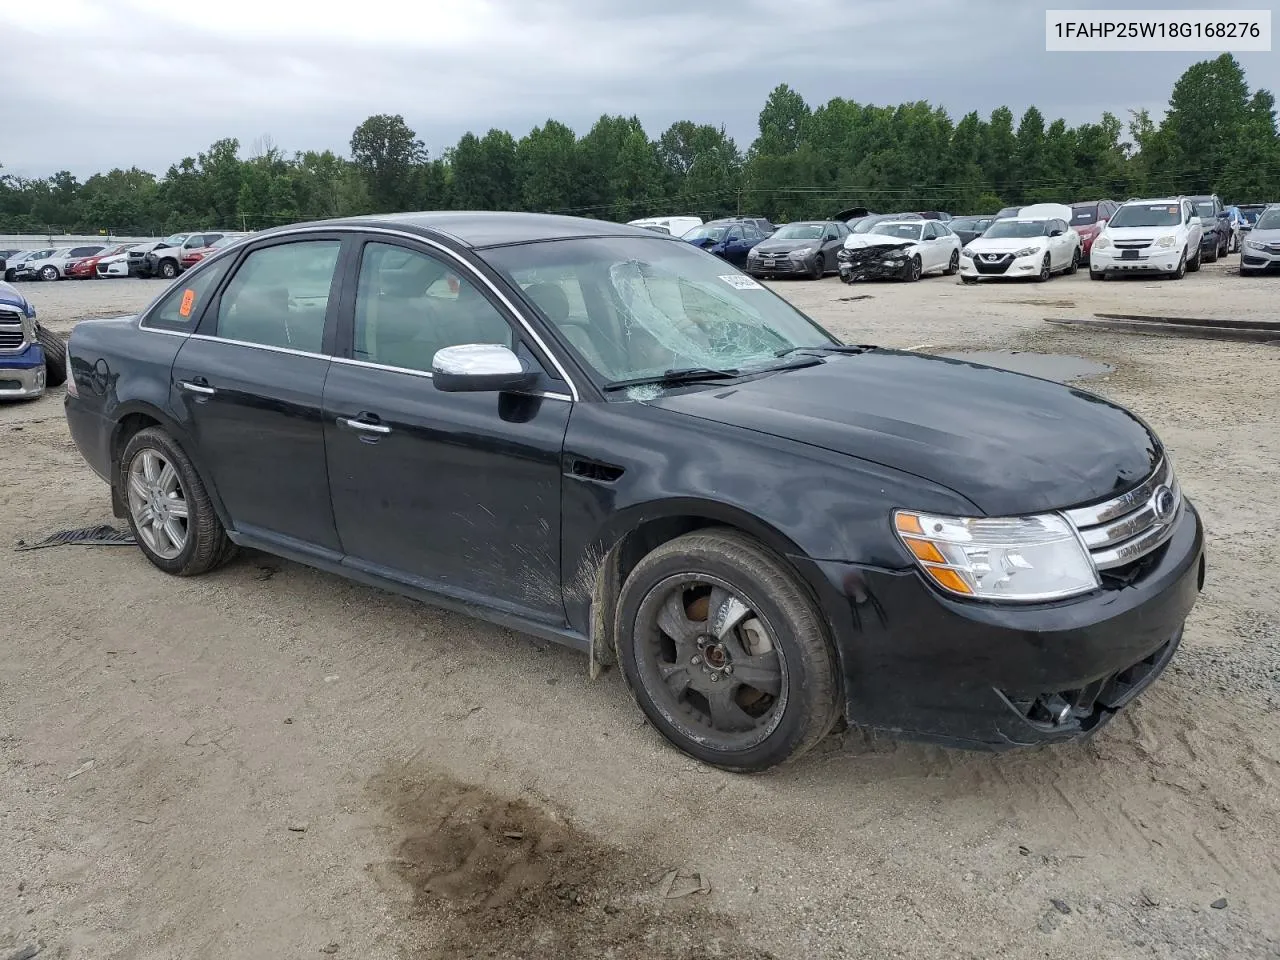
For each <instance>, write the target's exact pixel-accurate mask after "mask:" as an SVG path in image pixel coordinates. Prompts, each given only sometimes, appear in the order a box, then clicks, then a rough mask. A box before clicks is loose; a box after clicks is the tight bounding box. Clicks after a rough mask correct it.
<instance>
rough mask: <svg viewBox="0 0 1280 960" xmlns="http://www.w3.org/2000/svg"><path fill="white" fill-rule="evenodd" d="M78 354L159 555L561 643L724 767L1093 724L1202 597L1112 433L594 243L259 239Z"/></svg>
mask: <svg viewBox="0 0 1280 960" xmlns="http://www.w3.org/2000/svg"><path fill="white" fill-rule="evenodd" d="M931 223H932V221H931ZM908 239H909V238H908ZM924 241H925V238H924V237H923V236H922V237H920V238H919V239H918V241H915V242H924ZM890 242H894V241H893V239H892V238H890ZM890 252H891V251H888V250H882V251H880V256H882V257H884V256H887V255H888V254H889V253H890ZM944 262H946V259H945V258H944ZM69 354H70V358H71V367H72V376H71V378H70V379H69V381H68V389H67V396H66V401H65V410H66V417H67V423H68V425H69V427H70V432H71V436H72V437H73V439H74V441H75V443H76V446H77V447H78V449H79V450H80V452H81V454H82V455H83V457H84V458H85V460H86V461H87V462H88V464H89V465H90V466H91V467H92V469H93V470H94V471H95V472H96V473H97V474H98V475H99V476H100V477H101V478H102V479H103V480H104V481H105V482H106V484H107V486H108V489H109V491H110V498H111V504H112V507H113V510H114V511H115V513H116V515H117V516H122V517H127V518H128V523H129V527H130V529H131V531H132V532H133V534H134V536H135V538H136V539H137V542H138V546H139V548H140V549H141V551H142V553H143V554H144V556H145V557H146V558H147V560H149V561H150V563H151V564H153V565H154V566H155V567H156V568H157V570H159V571H163V572H164V573H166V574H170V575H175V576H180V577H187V576H194V575H198V574H203V573H207V572H209V571H211V570H213V569H215V568H217V567H219V566H221V565H223V564H225V563H227V562H229V561H230V560H231V558H232V557H233V555H234V553H235V550H236V548H237V547H239V546H244V547H253V548H257V549H260V550H265V551H267V552H269V553H273V554H277V555H279V556H283V557H288V558H292V559H293V560H295V561H298V562H300V563H304V564H308V565H311V566H313V567H316V568H319V569H321V570H325V571H329V572H331V573H333V574H336V575H339V576H344V577H347V578H351V579H354V580H357V581H360V582H363V583H366V584H370V585H374V586H378V587H381V588H385V589H389V590H392V591H395V592H398V593H401V594H404V595H407V596H410V597H416V598H418V599H421V600H424V601H426V602H429V603H433V604H436V605H439V606H442V607H446V608H449V609H452V610H455V611H458V612H460V613H464V614H467V615H471V616H480V617H483V618H485V619H487V620H489V621H492V622H494V623H498V624H502V625H504V626H506V627H509V628H512V629H515V630H519V631H523V632H525V633H529V634H533V635H535V636H540V637H544V638H548V639H552V640H556V641H559V642H561V643H565V644H567V645H569V646H571V647H573V648H576V649H578V650H580V651H582V652H583V653H584V654H586V659H587V663H588V664H589V670H590V673H591V675H592V676H597V675H599V673H600V671H601V670H602V669H604V668H606V667H609V666H611V665H615V664H616V665H617V666H618V667H619V672H620V674H621V676H622V678H623V680H624V682H625V683H626V686H627V688H628V690H629V691H630V692H631V694H632V696H633V697H634V699H635V700H636V702H637V703H638V705H639V707H640V709H641V710H642V711H643V712H644V714H645V716H646V717H647V718H648V720H649V722H650V724H651V725H652V727H653V728H654V730H656V731H657V732H658V733H660V734H661V735H662V736H664V737H666V738H667V739H668V740H669V741H670V742H671V743H673V744H674V745H676V746H677V747H679V748H680V749H681V750H684V751H686V752H687V753H688V754H690V755H691V756H693V757H695V758H697V759H699V760H701V761H703V762H706V763H709V764H714V765H716V766H719V767H723V768H726V769H729V770H736V771H756V770H763V769H765V768H768V767H771V766H774V765H776V764H779V763H782V762H783V761H786V760H789V759H791V758H794V757H797V756H800V755H802V754H804V753H805V751H807V750H809V749H810V748H812V747H813V746H814V745H815V744H817V743H818V742H819V741H820V740H821V739H822V738H823V736H824V735H825V734H826V733H827V732H828V731H830V730H832V729H833V727H834V726H835V725H836V723H837V722H839V721H841V720H844V721H847V722H848V723H850V724H854V725H858V726H865V727H868V728H873V729H880V730H884V731H887V732H889V733H890V734H892V735H895V736H903V737H913V738H921V739H925V740H931V741H939V742H945V743H951V744H956V745H962V746H970V747H982V748H995V749H999V748H1007V747H1013V746H1018V745H1030V744H1047V743H1055V742H1062V741H1070V740H1077V739H1080V738H1082V737H1086V736H1088V735H1090V734H1092V733H1093V732H1094V731H1096V730H1098V729H1100V728H1101V727H1102V726H1104V725H1105V724H1106V723H1107V722H1108V721H1109V720H1110V719H1111V718H1112V717H1113V716H1114V715H1115V714H1116V713H1117V712H1118V711H1119V710H1121V709H1123V708H1124V707H1125V705H1126V704H1128V703H1130V702H1131V701H1132V700H1133V699H1134V698H1135V697H1136V696H1138V695H1139V694H1140V693H1141V691H1142V690H1144V689H1145V688H1146V687H1147V686H1148V685H1149V684H1151V683H1152V682H1153V681H1154V680H1155V679H1156V678H1157V677H1158V676H1159V675H1160V674H1161V672H1162V671H1163V670H1164V669H1165V667H1166V666H1167V665H1168V664H1169V662H1170V660H1171V659H1172V658H1173V657H1174V656H1175V653H1176V651H1177V649H1178V646H1179V642H1180V640H1181V638H1182V631H1183V622H1184V620H1185V619H1186V618H1187V615H1188V613H1189V612H1190V611H1191V609H1192V607H1193V605H1194V603H1195V601H1196V598H1197V596H1198V595H1199V592H1200V589H1201V586H1202V584H1203V581H1204V571H1205V566H1204V537H1203V530H1202V527H1201V523H1200V519H1199V515H1198V513H1197V511H1196V509H1195V508H1194V507H1193V506H1192V504H1191V502H1190V500H1189V499H1188V498H1187V497H1186V496H1185V495H1184V494H1183V492H1182V491H1181V489H1180V487H1179V484H1178V480H1177V477H1176V475H1175V471H1174V467H1173V463H1172V461H1171V459H1170V457H1169V454H1168V451H1166V449H1165V448H1164V446H1163V445H1162V444H1161V442H1160V440H1159V438H1158V437H1157V436H1156V434H1155V432H1154V431H1153V430H1152V429H1151V428H1150V427H1149V426H1148V425H1147V424H1146V423H1145V422H1143V421H1142V420H1141V419H1140V418H1139V417H1137V416H1136V415H1134V414H1133V413H1130V412H1129V411H1128V410H1125V409H1124V408H1122V407H1120V406H1118V405H1116V404H1114V403H1112V402H1110V401H1108V400H1106V399H1104V398H1102V397H1100V396H1096V395H1093V394H1089V393H1087V392H1085V391H1084V390H1082V389H1080V388H1079V387H1074V386H1072V387H1068V386H1064V385H1062V384H1059V383H1054V382H1051V381H1048V380H1042V379H1038V378H1035V377H1030V376H1025V375H1022V374H1018V373H1014V372H1011V371H1008V370H999V369H995V368H992V367H987V366H983V365H980V364H977V363H971V362H961V361H958V360H953V359H948V358H943V357H933V356H928V355H924V354H920V353H915V352H911V351H901V350H891V349H881V348H878V347H873V346H864V345H851V344H844V343H841V342H840V341H839V340H837V339H836V338H835V337H833V336H832V335H831V334H829V333H828V332H827V331H826V330H824V329H823V328H822V327H820V326H819V325H818V324H817V323H815V322H814V321H813V320H812V319H810V318H809V317H808V316H806V315H805V314H804V313H802V312H800V311H799V310H797V309H796V308H795V307H794V306H792V305H791V304H790V303H788V302H787V301H786V300H784V299H783V298H782V297H780V296H778V295H777V294H775V293H774V292H773V291H771V290H769V289H768V288H766V287H765V286H764V285H763V284H761V283H759V282H757V281H756V280H754V279H752V278H751V277H749V276H747V275H745V274H744V273H742V272H740V271H737V270H735V269H733V268H732V267H731V266H729V265H727V264H726V263H725V262H724V261H723V260H721V259H719V258H717V257H715V256H713V255H709V254H708V253H706V252H705V251H702V250H698V249H696V248H695V247H694V246H692V245H691V244H689V243H686V242H684V241H682V240H679V239H675V238H673V237H669V236H663V235H660V234H656V233H653V232H651V231H647V230H643V229H639V228H635V227H629V226H625V225H622V224H613V223H605V222H601V221H595V220H584V219H577V218H571V217H557V216H547V215H541V214H527V213H509V214H507V213H502V214H497V213H470V212H452V213H421V214H396V215H394V216H386V217H378V216H370V217H365V218H350V219H342V220H330V221H322V222H317V223H310V224H298V225H294V226H290V227H281V228H277V229H274V230H270V231H264V232H263V233H261V234H257V235H255V236H254V237H252V238H249V239H247V240H246V241H244V242H242V243H238V244H235V245H233V246H230V247H228V248H226V249H224V250H222V251H219V252H218V253H216V254H215V255H213V256H211V257H208V258H206V259H204V260H202V261H201V262H200V263H198V264H197V265H196V266H195V267H194V268H193V269H192V270H191V271H190V272H188V273H186V274H184V275H183V278H182V280H181V281H180V282H178V283H176V284H174V285H172V286H171V287H170V288H169V289H168V290H166V291H165V292H164V293H163V294H161V295H160V296H159V297H158V298H157V300H156V301H155V302H154V303H153V304H151V305H150V306H148V307H147V308H146V309H145V310H143V312H142V313H141V315H140V316H135V317H121V318H113V319H89V320H83V321H81V322H80V323H78V324H77V325H76V327H75V328H74V330H73V332H72V334H71V341H70V347H69ZM281 602H284V603H288V602H290V601H289V599H288V598H287V597H283V598H281ZM370 602H371V603H376V600H375V599H374V598H373V597H371V598H370ZM370 615H375V616H376V612H373V613H371V614H370ZM549 717H550V715H549ZM550 722H552V721H551V720H550V719H548V723H550ZM389 735H391V734H389ZM534 735H537V733H536V732H534ZM1111 749H1113V750H1114V749H1116V746H1115V745H1114V744H1113V745H1112V748H1111ZM1120 749H1123V743H1121V745H1120Z"/></svg>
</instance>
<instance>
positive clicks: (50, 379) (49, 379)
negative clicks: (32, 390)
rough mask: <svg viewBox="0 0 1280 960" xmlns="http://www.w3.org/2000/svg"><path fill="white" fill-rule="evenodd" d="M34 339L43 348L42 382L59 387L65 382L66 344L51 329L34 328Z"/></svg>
mask: <svg viewBox="0 0 1280 960" xmlns="http://www.w3.org/2000/svg"><path fill="white" fill-rule="evenodd" d="M36 340H38V341H39V342H40V346H41V348H42V349H43V350H44V382H45V383H47V384H48V385H49V386H51V387H60V386H62V385H63V384H64V383H66V382H67V345H66V344H65V343H63V341H62V338H61V337H60V336H58V335H57V334H56V333H54V332H53V331H52V330H46V329H45V328H44V327H37V328H36Z"/></svg>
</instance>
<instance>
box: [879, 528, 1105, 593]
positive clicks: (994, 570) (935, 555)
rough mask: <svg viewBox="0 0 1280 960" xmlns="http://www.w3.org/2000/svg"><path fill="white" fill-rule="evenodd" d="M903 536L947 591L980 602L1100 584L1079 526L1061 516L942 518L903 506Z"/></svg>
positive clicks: (1075, 590) (1084, 589)
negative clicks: (1074, 526)
mask: <svg viewBox="0 0 1280 960" xmlns="http://www.w3.org/2000/svg"><path fill="white" fill-rule="evenodd" d="M893 521H894V526H895V528H896V529H897V531H898V536H899V537H900V538H901V539H902V542H903V544H904V545H905V546H906V548H907V549H908V550H910V551H911V555H912V556H913V557H914V558H915V561H916V564H917V565H918V566H919V567H920V569H921V570H923V571H924V572H925V575H926V576H928V577H929V579H930V580H932V581H933V582H934V583H936V584H937V585H938V586H939V587H941V588H942V589H943V590H945V591H947V592H948V593H951V594H955V595H957V596H962V597H970V598H974V599H979V600H1019V601H1024V602H1026V601H1036V600H1057V599H1061V598H1063V597H1072V596H1075V595H1077V594H1081V593H1087V592H1088V591H1090V590H1094V589H1096V588H1097V587H1098V586H1099V580H1098V572H1097V569H1096V568H1095V567H1094V565H1093V560H1092V558H1091V557H1090V556H1089V554H1088V553H1087V552H1086V551H1085V548H1084V545H1083V544H1082V543H1081V542H1080V539H1079V537H1077V536H1076V533H1075V531H1074V530H1073V529H1072V528H1071V525H1070V524H1069V523H1068V522H1067V521H1066V519H1064V518H1063V517H1061V516H1059V515H1057V514H1054V513H1046V514H1038V515H1036V516H1031V517H991V518H978V519H967V518H964V517H935V516H929V515H926V514H922V513H912V512H910V511H906V510H898V511H895V512H894V515H893Z"/></svg>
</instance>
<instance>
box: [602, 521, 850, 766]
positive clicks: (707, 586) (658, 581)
mask: <svg viewBox="0 0 1280 960" xmlns="http://www.w3.org/2000/svg"><path fill="white" fill-rule="evenodd" d="M615 636H616V638H617V647H618V650H617V652H618V661H619V663H620V665H621V667H622V673H623V676H624V678H625V679H626V682H627V686H628V688H629V689H630V690H631V694H632V696H633V697H635V699H636V702H637V703H638V704H639V706H640V709H641V710H643V711H644V713H645V716H647V717H648V718H649V721H650V722H651V723H652V724H653V726H654V728H655V729H656V730H657V731H658V732H659V733H661V734H662V735H663V736H664V737H666V739H667V740H669V741H670V742H671V743H672V744H674V745H675V746H676V747H678V748H680V749H681V750H683V751H684V752H685V753H688V754H689V755H690V756H693V757H695V758H696V759H698V760H701V761H703V762H704V763H709V764H712V765H714V766H717V767H721V768H723V769H726V770H734V771H739V772H754V771H759V770H764V769H767V768H769V767H772V766H775V765H777V764H780V763H783V762H785V761H787V760H791V759H794V758H795V757H798V756H800V755H802V754H803V753H804V752H805V751H807V750H809V749H810V748H811V747H813V746H814V745H815V744H816V743H817V742H818V741H819V740H821V739H822V738H823V737H824V736H825V735H826V734H827V733H828V732H829V731H830V730H831V728H832V726H833V725H834V724H835V722H836V720H837V718H838V716H839V706H840V699H839V688H838V684H837V679H836V666H835V656H834V653H833V650H832V647H831V644H830V642H829V641H828V639H827V632H826V628H825V625H824V621H823V618H822V616H821V614H820V613H819V612H818V610H817V609H816V608H815V606H814V603H813V601H812V600H811V599H809V596H808V594H807V593H806V591H805V590H804V588H803V587H802V586H801V585H800V583H799V582H798V581H797V580H796V578H795V576H794V575H793V574H792V573H791V572H790V571H789V570H788V569H787V568H786V567H785V566H784V565H783V563H782V562H781V561H780V560H779V559H778V558H777V557H775V556H774V555H773V554H771V553H770V552H769V551H767V550H766V549H764V548H763V547H762V546H761V545H760V544H759V543H757V542H756V541H754V540H752V539H751V538H749V537H746V536H744V535H743V534H741V533H738V532H737V531H732V530H717V529H710V530H700V531H697V532H695V533H690V534H686V535H684V536H682V537H677V538H676V539H674V540H671V541H669V542H667V543H665V544H663V545H661V546H660V547H658V548H657V549H655V550H654V551H653V552H652V553H650V554H649V555H648V556H646V557H644V559H642V560H641V561H640V562H639V563H638V564H637V565H636V567H635V569H634V570H632V571H631V573H630V575H628V577H627V580H626V583H625V584H623V587H622V591H621V594H620V596H619V598H618V612H617V619H616V621H615Z"/></svg>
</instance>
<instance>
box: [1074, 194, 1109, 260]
mask: <svg viewBox="0 0 1280 960" xmlns="http://www.w3.org/2000/svg"><path fill="white" fill-rule="evenodd" d="M1119 209H1120V204H1118V203H1116V202H1115V201H1114V200H1087V201H1084V202H1082V203H1073V204H1071V226H1072V227H1073V228H1074V229H1075V231H1076V233H1078V234H1080V261H1081V262H1082V263H1084V264H1086V265H1087V264H1088V262H1089V251H1090V250H1092V249H1093V241H1094V240H1095V239H1096V238H1097V236H1098V234H1100V233H1101V232H1102V228H1103V227H1105V226H1106V225H1107V221H1108V220H1110V219H1111V218H1112V217H1113V216H1115V212H1116V211H1117V210H1119Z"/></svg>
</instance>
